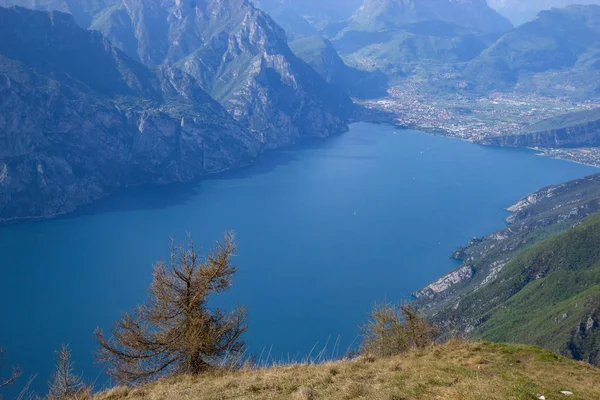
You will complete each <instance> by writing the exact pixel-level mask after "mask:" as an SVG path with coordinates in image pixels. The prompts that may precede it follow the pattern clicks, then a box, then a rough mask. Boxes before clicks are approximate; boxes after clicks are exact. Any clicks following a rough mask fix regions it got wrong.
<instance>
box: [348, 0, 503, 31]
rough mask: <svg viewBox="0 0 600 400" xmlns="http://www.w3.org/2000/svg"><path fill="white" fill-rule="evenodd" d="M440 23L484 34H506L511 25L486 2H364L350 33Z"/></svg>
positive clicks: (463, 0) (390, 0)
mask: <svg viewBox="0 0 600 400" xmlns="http://www.w3.org/2000/svg"><path fill="white" fill-rule="evenodd" d="M426 20H441V21H449V22H454V23H456V24H458V25H461V26H464V27H473V28H477V29H479V30H480V31H482V32H503V31H507V30H509V29H511V28H512V25H511V23H510V22H509V21H508V20H507V19H506V18H504V17H502V16H501V15H499V14H498V13H497V12H496V11H494V10H492V9H491V8H490V7H488V5H487V3H486V0H365V1H364V3H363V5H362V6H361V7H360V9H359V10H358V11H356V13H355V14H354V15H353V16H352V20H351V23H350V27H351V29H354V30H366V31H380V30H389V29H398V28H400V27H402V26H403V25H406V24H410V23H414V22H420V21H426Z"/></svg>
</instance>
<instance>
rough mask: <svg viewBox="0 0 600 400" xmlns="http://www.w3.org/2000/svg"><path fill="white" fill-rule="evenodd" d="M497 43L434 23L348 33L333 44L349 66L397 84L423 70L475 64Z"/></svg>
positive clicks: (445, 23)
mask: <svg viewBox="0 0 600 400" xmlns="http://www.w3.org/2000/svg"><path fill="white" fill-rule="evenodd" d="M495 39H496V36H495V35H493V34H488V35H484V34H481V33H480V32H479V31H478V30H476V29H473V28H465V27H462V26H460V25H457V24H455V23H453V22H448V21H440V20H431V21H421V22H415V23H410V24H406V25H403V26H402V28H399V29H395V30H389V31H381V32H367V31H355V30H346V31H344V32H342V33H340V34H339V35H337V36H336V37H335V38H334V39H333V40H332V42H333V44H334V46H335V47H336V49H337V50H338V51H339V52H340V54H341V55H342V56H343V59H344V61H345V62H346V63H347V64H348V65H351V66H355V67H358V68H361V69H366V70H380V71H382V72H384V73H385V74H386V75H387V76H388V78H389V79H390V80H391V81H395V80H398V79H402V78H403V77H404V76H406V75H410V74H412V73H413V72H415V71H418V70H419V69H420V68H425V69H426V70H428V71H434V70H435V69H437V68H445V67H446V66H450V67H452V66H453V65H454V64H456V63H462V62H467V61H470V60H473V59H475V58H476V57H477V56H479V55H480V54H481V52H482V51H483V50H485V49H486V48H487V47H488V46H489V45H490V44H491V43H493V42H494V41H495Z"/></svg>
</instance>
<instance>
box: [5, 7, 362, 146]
mask: <svg viewBox="0 0 600 400" xmlns="http://www.w3.org/2000/svg"><path fill="white" fill-rule="evenodd" d="M0 2H5V3H6V2H9V3H12V4H15V3H16V4H20V5H23V4H26V5H31V6H35V7H38V8H40V7H41V8H43V9H52V8H54V7H62V8H65V7H67V6H68V7H70V8H68V9H69V10H71V11H72V10H73V9H75V6H74V5H73V4H77V2H75V1H74V0H0ZM0 4H1V3H0ZM81 5H82V8H83V9H84V11H85V13H84V15H85V16H87V18H88V19H91V22H90V23H89V24H88V25H89V29H91V30H95V31H99V32H101V33H102V34H103V35H104V36H105V37H107V38H108V39H109V40H110V41H111V42H112V44H113V45H114V46H115V47H117V48H119V49H120V50H122V51H124V52H125V53H126V54H127V55H129V56H130V57H131V58H133V59H134V60H136V61H140V62H142V63H143V64H145V65H146V66H148V67H151V68H154V67H157V66H160V65H174V66H176V67H177V68H180V69H182V70H183V71H185V72H186V73H188V74H190V75H191V76H193V77H194V78H195V79H196V80H197V81H198V82H199V83H200V85H201V87H202V88H203V89H204V90H206V91H207V92H208V93H209V94H210V95H211V96H212V97H213V98H215V99H216V100H217V101H219V102H220V103H221V104H222V105H223V106H224V107H225V108H226V109H227V110H228V111H229V112H230V113H231V114H232V115H233V116H234V118H236V119H237V120H238V121H239V122H240V123H242V124H243V125H244V126H246V127H247V128H248V129H250V130H252V131H255V132H256V135H257V136H259V137H260V139H261V141H262V142H263V143H264V145H265V147H270V148H272V147H277V146H280V145H285V144H290V143H293V142H294V141H295V140H297V139H299V138H302V137H323V136H328V135H330V134H332V133H338V132H342V131H344V130H345V129H347V121H348V117H349V115H350V113H351V112H352V111H353V105H352V102H351V101H350V99H349V98H348V97H347V96H346V95H345V94H344V93H343V92H342V91H340V90H337V89H336V88H334V87H331V86H329V85H328V84H327V83H326V82H324V81H323V79H322V78H321V77H320V76H319V74H317V73H316V72H315V71H314V70H313V69H312V68H311V67H310V66H308V65H307V64H306V63H305V62H303V61H302V60H300V59H299V58H298V57H296V56H295V55H294V54H293V53H292V51H291V50H290V49H289V47H288V45H287V38H286V35H285V33H284V31H283V29H281V27H279V26H278V25H277V24H276V23H275V22H274V21H273V20H272V19H271V18H270V17H269V16H268V15H267V14H266V13H265V12H263V11H261V10H258V9H256V8H255V7H254V6H253V5H252V4H251V3H250V2H249V1H247V0H84V2H83V3H81ZM83 6H85V7H83ZM84 19H85V18H81V20H82V22H81V24H82V26H84V27H87V26H86V25H85V24H84V23H83V20H84Z"/></svg>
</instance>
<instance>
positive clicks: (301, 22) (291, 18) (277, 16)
mask: <svg viewBox="0 0 600 400" xmlns="http://www.w3.org/2000/svg"><path fill="white" fill-rule="evenodd" d="M253 4H254V5H255V6H256V7H257V8H259V9H261V10H263V11H266V12H267V13H268V14H269V16H270V17H271V18H273V20H274V21H275V22H276V23H277V24H278V25H279V26H281V27H282V28H283V29H284V30H285V32H286V34H287V36H288V39H290V40H293V39H295V38H299V37H303V36H309V35H317V34H318V33H319V31H318V29H317V27H316V26H314V25H313V24H312V23H311V22H309V21H308V20H307V19H306V18H305V17H303V16H302V15H300V14H299V13H298V12H297V11H296V10H295V8H294V7H292V6H291V5H290V4H288V3H286V2H285V1H283V0H259V1H254V2H253Z"/></svg>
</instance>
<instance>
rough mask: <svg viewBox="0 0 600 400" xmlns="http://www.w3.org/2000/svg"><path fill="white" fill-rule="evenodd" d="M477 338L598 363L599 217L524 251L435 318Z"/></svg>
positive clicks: (599, 317)
mask: <svg viewBox="0 0 600 400" xmlns="http://www.w3.org/2000/svg"><path fill="white" fill-rule="evenodd" d="M437 317H438V318H441V319H442V320H445V321H451V320H454V321H458V322H459V323H461V324H464V322H465V321H469V323H468V324H467V325H469V327H468V329H467V331H470V333H471V334H473V335H474V336H476V337H480V338H484V339H486V340H494V341H501V342H518V343H530V344H537V345H541V346H544V347H545V348H548V349H550V350H553V351H556V352H558V353H560V354H563V355H565V356H569V357H572V358H576V359H580V360H585V361H588V362H591V363H594V364H597V365H598V364H600V326H599V323H600V214H594V215H592V216H590V217H588V218H586V219H585V220H583V221H582V222H581V223H580V224H579V225H577V226H576V227H574V228H572V229H570V230H568V231H566V232H563V233H561V234H559V235H557V236H554V237H551V238H549V239H547V240H545V241H543V242H541V243H538V244H536V245H535V246H533V247H531V248H529V249H526V250H524V251H523V252H521V253H520V254H519V255H518V256H517V257H515V258H514V259H513V260H512V261H511V262H509V263H508V264H506V266H504V268H502V269H501V271H499V272H497V275H496V277H495V278H493V279H492V280H491V282H490V283H488V284H486V285H482V286H480V287H478V288H477V289H476V290H474V291H472V292H471V293H469V294H467V295H466V296H464V297H462V299H461V300H460V301H459V302H458V304H456V305H454V306H452V307H448V308H447V309H446V310H445V311H442V312H441V313H440V314H439V315H438V316H437Z"/></svg>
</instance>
